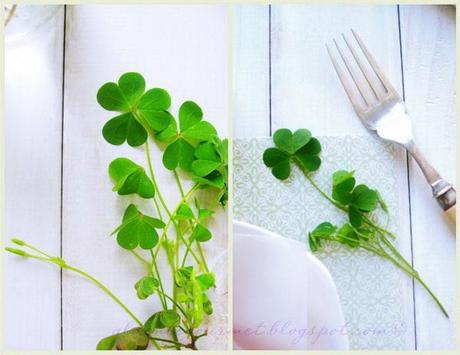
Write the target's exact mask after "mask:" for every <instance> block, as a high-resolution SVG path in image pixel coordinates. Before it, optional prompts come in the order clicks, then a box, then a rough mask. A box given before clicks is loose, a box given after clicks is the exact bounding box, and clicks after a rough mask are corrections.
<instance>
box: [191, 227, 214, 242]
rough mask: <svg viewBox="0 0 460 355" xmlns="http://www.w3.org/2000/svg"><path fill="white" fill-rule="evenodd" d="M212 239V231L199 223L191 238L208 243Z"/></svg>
mask: <svg viewBox="0 0 460 355" xmlns="http://www.w3.org/2000/svg"><path fill="white" fill-rule="evenodd" d="M211 238H212V234H211V231H210V230H209V229H208V228H206V227H205V226H204V225H202V224H201V223H197V224H196V225H195V227H194V228H193V231H192V235H191V236H190V239H191V240H196V241H198V242H207V241H208V240H209V239H211Z"/></svg>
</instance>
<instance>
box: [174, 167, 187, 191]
mask: <svg viewBox="0 0 460 355" xmlns="http://www.w3.org/2000/svg"><path fill="white" fill-rule="evenodd" d="M173 174H174V178H175V179H176V183H177V186H178V187H179V191H180V195H181V197H182V198H184V197H185V193H184V188H183V186H182V184H181V182H180V179H179V175H178V174H177V171H176V169H174V170H173Z"/></svg>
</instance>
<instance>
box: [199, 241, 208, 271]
mask: <svg viewBox="0 0 460 355" xmlns="http://www.w3.org/2000/svg"><path fill="white" fill-rule="evenodd" d="M196 245H197V248H198V253H199V254H200V257H201V262H202V263H203V264H202V266H203V267H204V270H205V271H206V272H209V269H208V264H206V258H205V257H204V253H203V249H202V248H201V244H200V242H198V241H197V242H196Z"/></svg>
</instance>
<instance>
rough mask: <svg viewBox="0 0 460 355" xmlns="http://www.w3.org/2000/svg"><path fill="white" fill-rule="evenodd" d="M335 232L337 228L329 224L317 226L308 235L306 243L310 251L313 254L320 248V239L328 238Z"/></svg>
mask: <svg viewBox="0 0 460 355" xmlns="http://www.w3.org/2000/svg"><path fill="white" fill-rule="evenodd" d="M336 230H337V227H336V226H334V225H332V224H331V223H329V222H323V223H321V224H319V225H318V226H317V227H316V228H315V229H314V230H313V231H311V232H310V233H308V243H309V245H310V250H311V251H313V252H315V251H317V250H318V249H319V248H320V247H321V238H322V237H330V236H331V235H333V234H334V233H335V232H336Z"/></svg>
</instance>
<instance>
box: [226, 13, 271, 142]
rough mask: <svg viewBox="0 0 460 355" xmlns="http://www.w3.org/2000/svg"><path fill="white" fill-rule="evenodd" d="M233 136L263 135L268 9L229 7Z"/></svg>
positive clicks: (265, 130) (266, 116) (266, 123)
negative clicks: (231, 16)
mask: <svg viewBox="0 0 460 355" xmlns="http://www.w3.org/2000/svg"><path fill="white" fill-rule="evenodd" d="M232 69H233V102H232V105H233V117H234V120H233V121H234V136H235V137H244V136H246V137H247V136H251V137H257V136H267V135H268V134H269V130H270V121H269V114H270V112H269V110H270V97H269V83H270V79H269V70H270V68H269V7H268V5H237V6H233V68H232Z"/></svg>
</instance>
